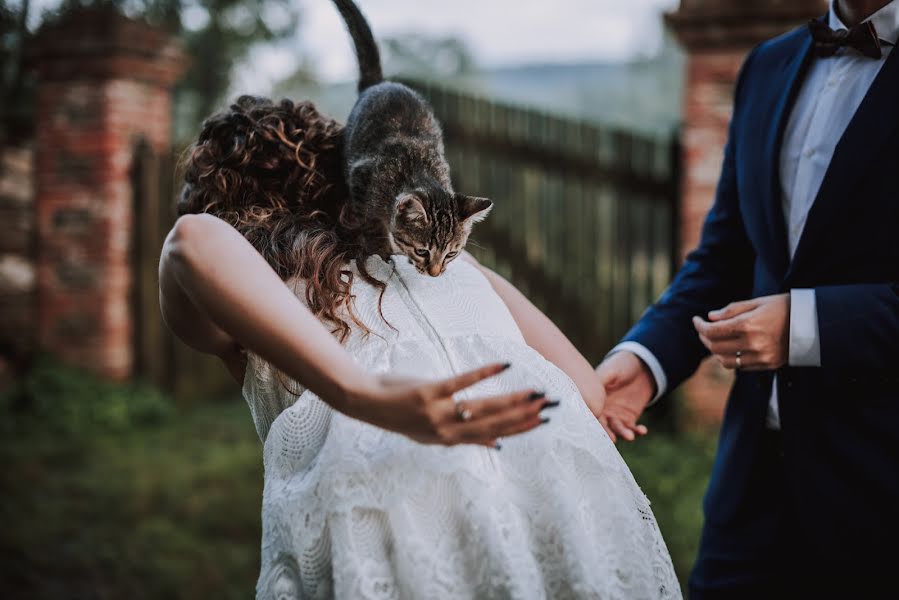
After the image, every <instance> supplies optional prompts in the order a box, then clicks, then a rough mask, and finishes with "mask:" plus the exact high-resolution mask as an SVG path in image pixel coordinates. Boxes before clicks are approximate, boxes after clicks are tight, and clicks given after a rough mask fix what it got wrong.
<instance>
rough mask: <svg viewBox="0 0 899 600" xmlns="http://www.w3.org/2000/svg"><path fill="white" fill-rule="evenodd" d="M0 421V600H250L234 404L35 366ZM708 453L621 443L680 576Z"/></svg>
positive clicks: (242, 431) (251, 556)
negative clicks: (188, 403) (180, 399)
mask: <svg viewBox="0 0 899 600" xmlns="http://www.w3.org/2000/svg"><path fill="white" fill-rule="evenodd" d="M23 394H24V395H23ZM26 398H28V400H26ZM104 404H109V405H110V408H109V409H108V410H107V409H106V408H104V407H103V406H102V405H104ZM64 405H66V406H64ZM0 411H2V413H0V423H3V425H2V427H3V429H4V430H3V431H2V432H0V434H2V438H0V439H2V441H0V464H2V465H4V468H3V469H0V498H3V501H2V503H0V518H2V519H3V522H4V523H5V524H6V525H5V526H4V527H3V529H2V533H0V596H2V597H5V598H48V599H49V598H60V597H68V598H75V597H77V598H100V599H103V598H134V599H142V598H165V599H170V598H212V597H214V598H224V599H227V598H248V597H252V595H253V587H254V584H255V581H256V577H257V575H258V571H259V541H260V537H261V525H260V510H261V497H262V460H261V447H260V444H259V439H258V437H257V436H256V433H255V430H254V429H253V426H252V423H251V420H250V418H249V415H248V413H247V409H246V407H245V406H244V404H243V402H242V401H241V400H240V399H239V398H230V399H228V400H227V401H225V402H208V403H206V404H205V405H201V406H198V407H194V408H192V409H190V410H183V409H181V408H179V407H175V406H173V405H172V403H171V401H170V400H169V399H168V398H167V397H166V396H164V395H162V394H159V393H158V392H155V391H153V390H150V389H149V388H147V387H145V386H139V385H138V386H132V385H113V384H108V383H104V382H100V381H98V380H97V379H96V378H93V377H90V376H86V375H83V374H81V373H78V372H76V371H73V370H70V369H65V368H61V367H58V366H55V365H53V363H51V362H49V361H42V362H41V363H40V364H39V365H38V366H37V368H36V369H35V370H34V371H33V372H32V373H31V374H30V375H29V376H28V377H27V378H26V379H25V380H24V381H23V382H20V384H19V385H18V386H16V387H15V388H14V390H13V391H11V392H7V393H6V394H4V395H3V396H2V397H0ZM123 415H124V416H123ZM9 423H13V425H12V426H10V425H9ZM713 447H714V443H713V441H712V440H710V439H708V438H706V437H693V436H681V435H677V434H674V433H663V432H653V433H652V434H650V436H649V437H647V438H645V439H642V440H640V441H639V442H637V443H634V444H624V443H620V444H619V450H620V451H621V453H622V455H623V456H624V458H625V460H626V461H627V462H628V464H629V465H630V466H631V469H632V470H633V472H634V476H635V477H636V479H637V481H638V482H639V483H640V484H641V486H642V487H643V489H644V491H645V492H646V493H647V495H648V496H649V498H650V499H651V500H652V502H653V510H654V511H655V514H656V517H657V518H658V520H659V524H660V526H661V528H662V532H663V534H664V535H665V539H666V540H667V543H668V547H669V549H670V551H671V553H672V556H673V558H674V562H675V567H676V568H677V569H678V573H679V574H680V576H681V578H682V580H684V579H685V577H686V575H687V573H688V572H689V567H690V565H691V563H692V561H693V557H694V555H695V551H696V545H697V541H698V536H699V525H700V520H701V514H700V509H699V506H700V497H701V494H702V491H703V489H704V488H705V484H706V479H707V477H708V473H709V471H710V468H711V459H712V454H713Z"/></svg>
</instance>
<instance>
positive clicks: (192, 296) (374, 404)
mask: <svg viewBox="0 0 899 600" xmlns="http://www.w3.org/2000/svg"><path fill="white" fill-rule="evenodd" d="M159 271H160V277H159V279H160V294H161V306H162V310H163V315H164V317H165V320H166V323H167V324H169V326H170V327H171V328H172V330H173V331H174V332H175V333H176V334H177V335H178V336H179V337H181V338H182V339H184V341H185V342H186V343H188V344H189V345H191V346H193V347H194V348H197V349H198V350H201V351H203V352H209V353H212V354H216V355H218V356H223V357H224V356H228V355H229V354H230V353H232V352H233V351H234V349H236V348H248V349H250V350H252V351H253V352H255V353H257V354H259V355H260V356H262V357H263V358H264V359H266V360H267V361H269V362H271V363H272V364H273V365H274V366H275V367H277V368H278V369H280V370H281V371H283V372H284V373H285V374H286V375H288V376H289V377H291V378H293V379H295V380H296V381H298V382H300V383H301V384H302V385H304V386H305V387H307V388H308V389H310V390H311V391H312V392H314V393H315V394H317V395H318V396H319V397H321V398H322V400H324V401H325V402H327V403H328V404H330V405H331V406H332V407H334V408H335V409H336V410H339V411H341V412H343V413H345V414H347V415H349V416H352V417H355V418H358V419H360V420H363V421H366V422H369V423H372V424H374V425H378V426H380V427H383V428H385V429H390V430H392V431H397V432H399V433H403V434H406V435H408V436H410V437H412V438H413V439H416V440H419V441H424V442H436V443H444V444H455V443H481V444H487V445H492V444H493V443H495V439H496V437H500V436H505V435H512V434H514V433H518V432H522V431H527V430H529V429H532V428H533V427H536V426H537V425H539V423H540V417H539V410H540V408H542V404H543V401H540V402H534V401H528V398H529V397H530V396H531V394H532V391H531V390H526V391H522V392H519V393H515V394H507V395H503V396H499V397H496V398H491V399H486V400H483V401H480V402H476V403H475V402H472V403H471V406H467V407H466V408H469V409H470V412H471V414H472V418H471V419H470V420H466V421H462V420H460V419H459V418H458V416H457V412H456V406H455V404H454V402H453V399H452V394H453V393H455V392H457V391H459V390H460V389H463V388H465V387H469V386H471V385H473V384H474V383H477V382H478V381H480V380H482V379H485V378H487V377H490V376H492V375H495V374H497V373H499V372H501V371H502V370H504V366H503V365H491V366H488V367H484V368H482V369H478V370H476V371H473V372H471V373H466V374H463V375H460V376H457V377H454V378H452V379H449V380H446V381H442V382H436V383H432V382H420V381H409V380H398V379H393V378H379V377H373V376H371V375H369V374H367V373H365V372H364V371H362V369H360V368H359V367H358V366H357V365H356V364H355V363H354V362H353V360H352V359H351V357H350V355H349V354H348V353H347V352H346V351H345V350H344V348H343V347H342V346H341V345H340V344H339V343H338V342H337V340H335V339H334V337H333V336H332V335H331V334H330V332H328V330H327V329H326V328H325V327H324V326H323V325H322V324H321V323H320V322H319V321H318V319H316V317H315V316H314V315H313V314H312V313H311V312H310V311H309V310H308V308H306V307H305V306H304V305H303V304H302V303H301V302H300V300H299V299H298V298H297V297H296V296H295V295H294V294H293V293H292V292H291V291H290V290H289V289H288V288H287V286H286V285H284V282H282V281H281V279H280V278H279V277H278V276H277V275H276V274H275V272H274V271H273V270H272V269H271V267H269V265H268V263H266V262H265V259H263V258H262V256H261V255H260V254H259V253H258V252H256V250H255V249H254V248H253V247H252V245H250V243H249V242H247V241H246V239H244V237H243V236H241V235H240V234H239V233H238V232H237V231H236V230H235V229H234V228H232V227H231V226H230V225H228V224H227V223H225V222H224V221H222V220H221V219H218V218H216V217H214V216H212V215H186V216H183V217H181V218H180V219H179V220H178V222H177V223H176V224H175V227H174V228H173V229H172V231H171V232H170V233H169V236H168V238H167V239H166V242H165V245H164V247H163V251H162V257H161V260H160V266H159Z"/></svg>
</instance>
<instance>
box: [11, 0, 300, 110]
mask: <svg viewBox="0 0 899 600" xmlns="http://www.w3.org/2000/svg"><path fill="white" fill-rule="evenodd" d="M98 5H111V6H113V7H115V8H116V9H117V10H119V11H121V12H122V13H124V14H126V15H128V16H129V17H133V18H141V19H145V20H147V21H148V22H150V23H153V24H156V25H159V26H161V27H164V28H165V29H167V30H168V31H170V32H171V33H172V34H174V35H176V36H178V37H179V38H180V39H181V40H182V42H183V43H184V45H185V48H186V50H187V52H188V54H189V56H190V59H191V65H190V67H189V69H188V71H187V73H186V74H185V76H184V78H183V79H182V80H181V82H180V83H179V84H178V86H177V87H176V90H175V94H176V96H175V102H176V106H177V107H178V108H177V110H178V112H179V113H180V114H181V115H182V116H183V117H184V118H185V119H186V120H187V121H189V122H193V123H198V122H199V121H200V120H201V119H202V118H204V117H206V116H207V115H209V114H210V113H212V112H214V111H215V109H216V108H218V104H219V103H220V102H221V100H222V97H223V95H224V94H225V92H226V91H227V90H228V85H229V82H230V78H231V72H232V70H233V68H234V66H235V65H236V64H237V63H238V62H239V61H240V60H242V59H244V58H245V57H246V56H247V55H248V53H249V52H250V50H251V49H252V48H253V47H254V46H255V45H257V44H261V43H269V42H275V41H278V40H282V39H285V38H287V37H288V36H290V35H292V34H293V32H294V31H295V30H296V28H297V25H298V23H299V12H298V10H297V8H296V2H294V1H293V0H62V2H61V4H60V5H59V7H58V8H56V9H55V10H52V11H45V13H44V14H43V15H41V18H40V19H39V21H40V24H42V23H44V22H46V21H47V20H49V19H56V18H59V17H60V16H62V15H64V14H66V13H67V12H68V11H71V10H75V9H78V8H81V7H86V6H98ZM28 13H29V0H22V1H21V3H20V4H19V5H18V6H7V4H6V0H0V61H2V64H0V75H2V80H0V81H2V84H3V86H2V92H0V101H2V102H3V106H2V107H0V117H3V120H4V121H6V116H7V115H8V114H9V113H10V109H9V107H13V106H20V107H22V106H29V105H30V104H31V101H30V94H31V93H33V90H30V89H29V86H28V85H27V73H25V71H24V69H23V66H22V65H23V58H24V55H23V54H24V53H23V51H22V49H23V48H24V47H25V44H26V43H27V40H28V38H29V37H30V36H31V35H32V34H33V33H34V32H33V31H30V30H29V29H28V27H27V22H28Z"/></svg>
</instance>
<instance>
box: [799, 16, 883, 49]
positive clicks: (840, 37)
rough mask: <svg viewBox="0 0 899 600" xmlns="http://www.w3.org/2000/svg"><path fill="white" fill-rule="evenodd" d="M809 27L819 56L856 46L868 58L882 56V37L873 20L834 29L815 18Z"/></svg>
mask: <svg viewBox="0 0 899 600" xmlns="http://www.w3.org/2000/svg"><path fill="white" fill-rule="evenodd" d="M808 29H809V31H810V32H811V34H812V39H813V40H815V50H816V51H817V53H818V56H822V57H828V56H833V55H834V54H836V52H837V50H839V49H840V48H843V47H849V48H854V49H855V50H857V51H858V52H860V53H861V54H863V55H865V56H867V57H868V58H880V57H881V56H882V52H881V48H880V38H879V37H877V30H876V29H874V24H873V23H871V21H865V22H864V23H859V24H858V25H856V26H855V27H852V28H850V29H849V30H848V31H847V30H846V29H837V30H836V31H834V30H833V29H831V28H830V27H828V26H827V25H825V24H824V23H822V22H821V21H819V20H817V19H813V20H811V21H809V24H808Z"/></svg>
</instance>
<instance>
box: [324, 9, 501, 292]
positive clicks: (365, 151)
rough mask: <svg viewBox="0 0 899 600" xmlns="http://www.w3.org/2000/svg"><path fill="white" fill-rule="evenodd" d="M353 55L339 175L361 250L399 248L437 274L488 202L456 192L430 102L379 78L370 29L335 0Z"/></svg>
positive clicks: (384, 254) (391, 251)
mask: <svg viewBox="0 0 899 600" xmlns="http://www.w3.org/2000/svg"><path fill="white" fill-rule="evenodd" d="M334 4H335V5H336V6H337V9H338V10H339V11H340V14H341V15H342V16H343V18H344V20H345V21H346V24H347V29H348V30H349V32H350V35H351V36H352V38H353V44H354V45H355V48H356V57H357V59H358V61H359V71H360V77H359V98H358V99H357V100H356V104H355V106H354V107H353V110H352V112H350V116H349V118H348V120H347V123H346V128H345V130H344V144H343V156H344V174H345V176H346V180H347V184H348V186H349V189H350V202H351V203H352V208H353V212H354V213H355V214H356V215H357V217H359V218H361V219H362V221H363V231H364V234H363V243H364V244H365V246H366V248H365V249H366V250H367V251H369V252H371V253H372V254H378V255H380V256H382V257H384V258H387V257H388V256H389V255H391V254H404V255H406V256H407V257H408V258H409V261H410V262H411V263H412V264H414V265H415V267H416V268H417V269H418V271H419V272H420V273H427V274H428V275H431V276H433V277H436V276H438V275H440V274H441V273H443V271H444V270H445V269H446V266H447V264H448V263H449V262H450V261H452V260H453V259H454V258H456V257H457V256H458V255H459V253H460V252H461V251H462V249H463V248H464V247H465V243H466V242H467V241H468V235H469V233H470V232H471V226H472V225H473V224H474V223H477V222H478V221H481V220H483V219H484V218H485V217H486V216H487V214H488V213H489V212H490V209H491V208H492V207H493V203H492V202H491V201H490V200H488V199H486V198H475V197H472V196H465V195H463V194H457V193H455V192H454V191H453V188H452V185H451V183H450V176H449V165H448V164H447V162H446V159H445V158H444V154H443V134H442V132H441V130H440V124H439V123H438V122H437V119H436V118H435V117H434V113H433V111H432V110H431V108H430V106H428V103H427V102H426V101H425V99H424V98H422V97H421V96H420V95H419V94H418V93H417V92H415V91H413V90H412V89H411V88H409V87H407V86H404V85H402V84H399V83H394V82H390V81H384V76H383V74H382V73H381V59H380V55H379V53H378V47H377V44H376V43H375V40H374V37H373V36H372V32H371V29H370V28H369V26H368V23H367V22H366V20H365V17H364V16H363V15H362V13H361V12H360V10H359V8H358V7H357V6H356V4H355V3H354V2H353V1H352V0H334Z"/></svg>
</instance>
